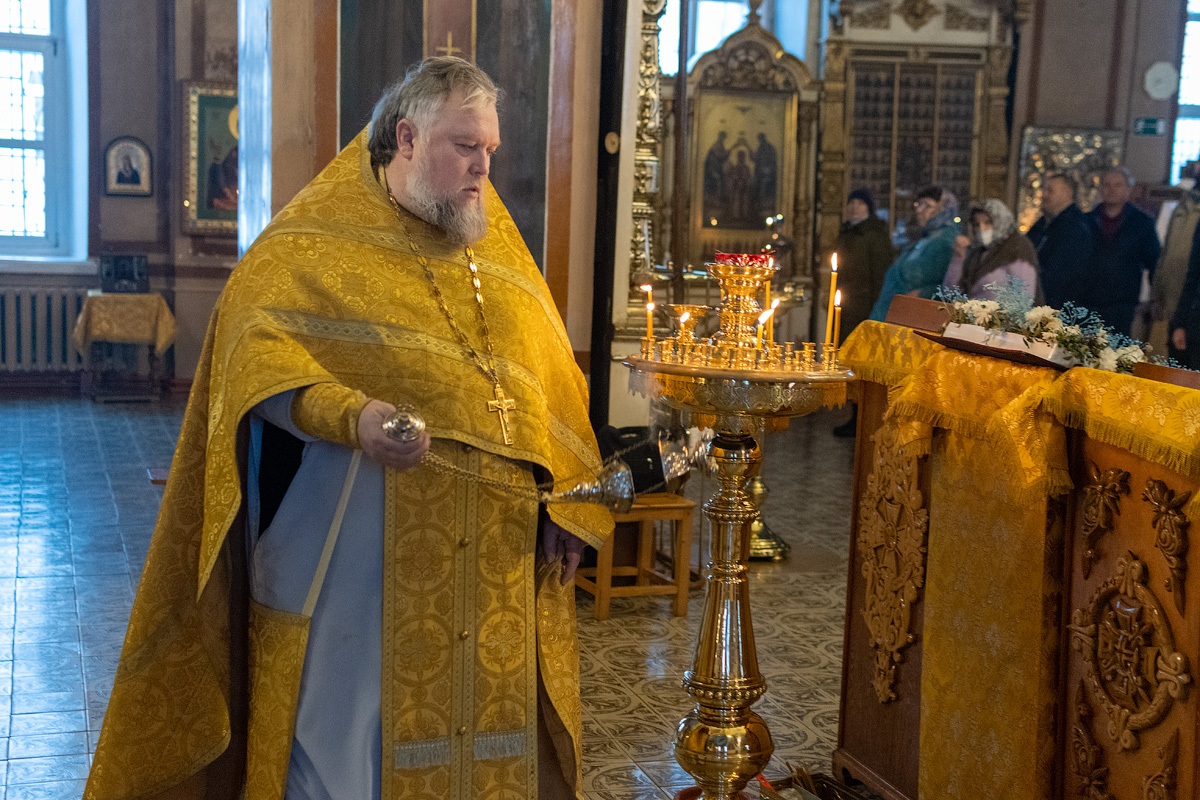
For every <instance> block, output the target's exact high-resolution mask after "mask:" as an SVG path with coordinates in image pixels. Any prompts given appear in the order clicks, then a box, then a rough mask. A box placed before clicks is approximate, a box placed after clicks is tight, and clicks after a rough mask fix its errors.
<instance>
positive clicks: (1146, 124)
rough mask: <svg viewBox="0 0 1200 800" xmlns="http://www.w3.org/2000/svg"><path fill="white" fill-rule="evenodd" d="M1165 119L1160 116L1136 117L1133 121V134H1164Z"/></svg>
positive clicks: (1165, 130)
mask: <svg viewBox="0 0 1200 800" xmlns="http://www.w3.org/2000/svg"><path fill="white" fill-rule="evenodd" d="M1166 132H1167V121H1166V120H1165V119H1162V118H1161V117H1138V118H1137V119H1135V120H1134V121H1133V135H1134V136H1164V135H1166Z"/></svg>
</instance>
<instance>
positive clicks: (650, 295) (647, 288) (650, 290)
mask: <svg viewBox="0 0 1200 800" xmlns="http://www.w3.org/2000/svg"><path fill="white" fill-rule="evenodd" d="M640 288H641V290H642V291H643V292H645V293H646V302H647V303H653V302H654V287H653V286H652V285H650V284H648V283H643V284H642V285H641V287H640Z"/></svg>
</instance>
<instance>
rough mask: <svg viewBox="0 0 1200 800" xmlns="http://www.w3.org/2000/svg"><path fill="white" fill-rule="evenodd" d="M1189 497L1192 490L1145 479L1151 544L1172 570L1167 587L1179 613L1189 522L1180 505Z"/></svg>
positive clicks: (1145, 498)
mask: <svg viewBox="0 0 1200 800" xmlns="http://www.w3.org/2000/svg"><path fill="white" fill-rule="evenodd" d="M1191 497H1192V493H1191V492H1184V493H1183V494H1176V493H1175V490H1173V489H1168V488H1167V485H1166V484H1165V483H1163V482H1162V481H1159V480H1155V479H1154V478H1151V479H1149V480H1147V481H1146V489H1145V491H1143V492H1142V499H1143V500H1145V501H1146V502H1147V503H1149V504H1150V506H1151V508H1153V509H1154V546H1155V547H1157V548H1158V549H1159V551H1160V552H1161V553H1162V554H1163V558H1165V559H1166V560H1167V569H1169V570H1170V572H1171V578H1170V580H1168V581H1167V591H1168V592H1170V593H1171V596H1172V598H1173V599H1174V600H1175V608H1177V609H1178V610H1179V613H1180V614H1182V613H1183V609H1184V605H1185V603H1186V600H1187V598H1186V597H1184V586H1183V581H1184V578H1185V577H1186V576H1187V551H1188V526H1189V525H1190V524H1191V523H1190V522H1189V521H1188V518H1187V515H1186V514H1184V513H1183V507H1184V506H1185V505H1186V504H1187V501H1188V500H1190V499H1191Z"/></svg>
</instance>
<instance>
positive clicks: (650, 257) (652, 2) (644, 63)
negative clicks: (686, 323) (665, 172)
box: [629, 0, 666, 295]
mask: <svg viewBox="0 0 1200 800" xmlns="http://www.w3.org/2000/svg"><path fill="white" fill-rule="evenodd" d="M665 9H666V0H643V3H642V39H641V48H640V50H639V55H638V105H637V128H636V134H635V139H634V143H635V145H634V146H635V150H634V155H633V177H634V186H633V208H632V213H633V233H632V234H631V236H630V243H629V278H630V286H629V291H630V294H631V295H632V294H633V293H634V292H635V291H637V290H636V288H635V287H637V286H641V285H642V284H643V283H646V282H647V281H648V280H650V278H651V269H652V267H653V266H654V252H655V250H654V246H655V230H654V228H655V210H654V207H655V202H656V201H657V197H658V193H659V173H660V165H659V156H658V154H659V150H660V147H661V141H660V140H661V139H662V82H661V78H662V74H661V72H660V71H659V66H658V63H659V62H658V33H659V27H658V20H659V19H660V18H661V17H662V15H663V12H664V11H665Z"/></svg>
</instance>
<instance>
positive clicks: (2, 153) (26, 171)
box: [0, 0, 72, 257]
mask: <svg viewBox="0 0 1200 800" xmlns="http://www.w3.org/2000/svg"><path fill="white" fill-rule="evenodd" d="M64 12H65V4H64V3H63V2H62V0H0V253H3V254H4V255H6V256H17V257H21V256H64V255H69V254H70V253H71V249H72V248H71V246H72V241H71V240H72V236H71V233H72V225H71V212H72V192H71V188H70V184H71V172H72V171H71V169H70V166H69V161H70V148H69V144H68V143H69V141H70V136H69V132H68V124H69V120H70V116H71V115H70V113H69V111H70V109H69V106H70V95H69V92H68V86H67V78H68V66H67V53H66V49H67V48H66V40H65V36H64V32H65V30H66V27H67V25H66V22H67V20H66V19H65V13H64Z"/></svg>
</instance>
